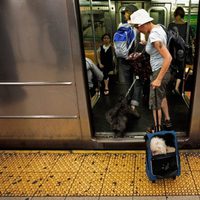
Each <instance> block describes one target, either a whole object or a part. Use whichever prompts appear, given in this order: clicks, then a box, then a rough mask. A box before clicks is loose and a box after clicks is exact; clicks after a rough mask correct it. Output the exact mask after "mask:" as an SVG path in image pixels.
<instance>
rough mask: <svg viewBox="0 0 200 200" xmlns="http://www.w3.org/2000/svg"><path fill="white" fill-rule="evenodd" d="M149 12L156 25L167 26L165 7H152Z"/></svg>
mask: <svg viewBox="0 0 200 200" xmlns="http://www.w3.org/2000/svg"><path fill="white" fill-rule="evenodd" d="M148 12H149V14H150V16H151V17H153V18H154V23H155V24H163V25H167V24H166V19H167V9H166V8H165V7H158V6H157V7H151V8H150V9H149V11H148Z"/></svg>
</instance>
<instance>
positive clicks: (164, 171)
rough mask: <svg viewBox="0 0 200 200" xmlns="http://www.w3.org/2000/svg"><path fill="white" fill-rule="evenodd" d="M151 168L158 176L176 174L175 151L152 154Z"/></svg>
mask: <svg viewBox="0 0 200 200" xmlns="http://www.w3.org/2000/svg"><path fill="white" fill-rule="evenodd" d="M152 169H153V174H154V175H156V176H158V177H173V176H176V174H177V170H178V166H177V160H176V153H167V154H166V155H156V156H152Z"/></svg>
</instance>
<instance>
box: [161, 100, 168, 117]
mask: <svg viewBox="0 0 200 200" xmlns="http://www.w3.org/2000/svg"><path fill="white" fill-rule="evenodd" d="M161 108H162V111H163V113H164V116H165V120H170V116H169V108H168V103H167V98H166V97H165V98H164V99H163V100H162V102H161Z"/></svg>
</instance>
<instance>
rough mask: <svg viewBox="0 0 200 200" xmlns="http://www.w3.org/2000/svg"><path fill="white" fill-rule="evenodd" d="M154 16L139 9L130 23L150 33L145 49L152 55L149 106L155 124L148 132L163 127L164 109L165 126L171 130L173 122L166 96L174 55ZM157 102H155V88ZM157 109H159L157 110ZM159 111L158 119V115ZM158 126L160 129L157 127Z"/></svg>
mask: <svg viewBox="0 0 200 200" xmlns="http://www.w3.org/2000/svg"><path fill="white" fill-rule="evenodd" d="M152 21H153V18H152V17H150V16H149V13H148V12H147V11H146V10H144V9H139V10H137V11H136V12H134V13H133V14H132V15H131V20H130V23H131V24H133V25H134V27H135V28H137V29H138V31H139V32H142V33H144V34H148V39H147V42H146V47H145V50H146V52H147V53H148V54H149V55H150V64H151V68H152V76H151V85H150V95H149V106H150V109H152V111H153V119H154V125H153V127H151V128H150V129H148V130H147V131H148V132H154V131H159V130H161V129H162V124H161V123H162V111H163V113H164V117H165V128H166V129H168V130H170V129H171V128H172V123H171V120H170V115H169V109H168V102H167V98H166V86H167V84H168V83H169V81H170V77H171V74H170V70H169V66H170V63H171V61H172V57H171V55H170V53H169V51H168V49H167V47H166V44H167V35H166V32H165V31H164V29H163V28H162V27H161V26H160V25H158V24H154V23H153V22H152ZM155 89H156V96H157V103H156V102H155V91H154V90H155ZM156 110H157V111H156ZM156 112H158V121H157V119H156V118H157V117H156ZM156 127H158V130H157V128H156Z"/></svg>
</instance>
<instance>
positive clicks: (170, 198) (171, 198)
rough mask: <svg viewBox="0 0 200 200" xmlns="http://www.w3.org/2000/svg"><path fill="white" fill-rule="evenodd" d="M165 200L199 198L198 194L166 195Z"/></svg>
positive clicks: (194, 199)
mask: <svg viewBox="0 0 200 200" xmlns="http://www.w3.org/2000/svg"><path fill="white" fill-rule="evenodd" d="M167 200H199V196H168V197H167Z"/></svg>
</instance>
